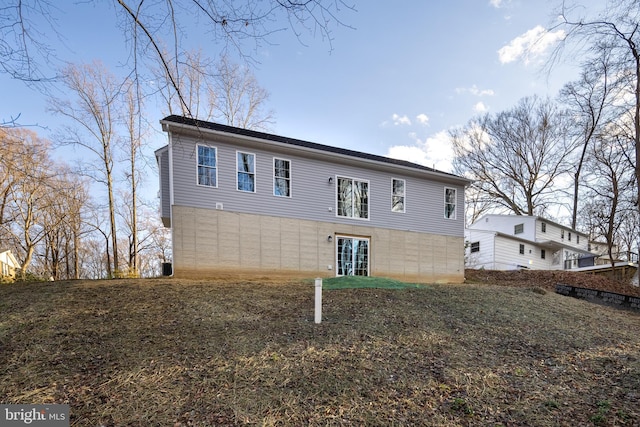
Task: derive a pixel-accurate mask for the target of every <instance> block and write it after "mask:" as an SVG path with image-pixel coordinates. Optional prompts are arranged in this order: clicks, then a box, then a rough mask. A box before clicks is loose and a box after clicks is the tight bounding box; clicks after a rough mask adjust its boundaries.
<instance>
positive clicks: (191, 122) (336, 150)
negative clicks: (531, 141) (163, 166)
mask: <svg viewBox="0 0 640 427" xmlns="http://www.w3.org/2000/svg"><path fill="white" fill-rule="evenodd" d="M160 123H162V124H165V123H166V124H169V125H171V124H173V123H175V124H178V125H182V126H190V127H194V128H198V129H208V130H213V131H216V132H225V133H230V134H234V135H239V136H246V137H249V138H256V139H262V140H266V141H271V142H277V143H281V144H288V145H293V146H297V147H303V148H307V149H311V150H318V151H324V152H327V153H333V154H338V155H343V156H349V157H355V158H360V159H365V160H369V161H374V162H380V163H386V164H390V165H396V166H402V167H407V168H411V169H418V170H422V171H425V172H431V173H435V174H441V175H443V176H444V177H447V178H454V179H457V180H460V181H463V182H464V183H466V184H468V183H471V181H470V180H468V179H467V178H463V177H461V176H458V175H454V174H451V173H448V172H442V171H439V170H437V169H433V168H430V167H428V166H423V165H419V164H417V163H412V162H408V161H405V160H398V159H392V158H390V157H385V156H379V155H376V154H369V153H363V152H361V151H355V150H348V149H346V148H340V147H332V146H330V145H323V144H318V143H315V142H309V141H303V140H300V139H294V138H287V137H284V136H279V135H274V134H270V133H264V132H258V131H254V130H249V129H242V128H237V127H234V126H227V125H222V124H219V123H213V122H207V121H204V120H197V119H191V118H188V117H184V116H177V115H171V116H167V117H165V118H164V119H162V120H161V121H160Z"/></svg>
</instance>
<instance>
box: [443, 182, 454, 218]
mask: <svg viewBox="0 0 640 427" xmlns="http://www.w3.org/2000/svg"><path fill="white" fill-rule="evenodd" d="M444 217H445V218H447V219H456V189H455V188H445V189H444Z"/></svg>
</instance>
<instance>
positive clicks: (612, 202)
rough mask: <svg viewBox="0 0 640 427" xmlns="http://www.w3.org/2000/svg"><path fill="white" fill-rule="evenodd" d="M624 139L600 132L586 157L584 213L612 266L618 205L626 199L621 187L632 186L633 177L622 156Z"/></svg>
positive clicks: (620, 207)
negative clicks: (601, 241)
mask: <svg viewBox="0 0 640 427" xmlns="http://www.w3.org/2000/svg"><path fill="white" fill-rule="evenodd" d="M627 141H629V140H627V139H626V138H620V137H619V136H618V135H616V134H615V133H610V134H607V135H602V136H600V137H598V138H597V140H596V144H595V145H594V146H593V148H592V155H591V156H590V157H591V159H590V165H589V175H590V176H589V177H588V182H587V188H588V190H589V193H588V202H587V204H586V205H587V209H585V212H586V214H587V215H589V217H590V220H591V222H592V225H593V227H594V230H593V231H594V232H595V233H596V235H599V236H602V237H604V238H605V240H606V242H607V246H608V254H609V257H610V259H611V264H612V266H613V264H614V262H615V258H616V257H615V256H614V255H617V254H614V253H613V251H612V248H613V247H614V246H615V245H616V242H617V240H619V229H620V225H621V222H620V217H621V212H622V207H623V205H624V204H625V203H626V202H627V201H628V199H627V200H625V193H624V190H625V188H627V186H628V185H633V180H634V177H633V173H632V169H630V168H628V164H627V159H626V156H625V151H627V150H628V144H627Z"/></svg>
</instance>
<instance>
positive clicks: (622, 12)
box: [551, 0, 640, 209]
mask: <svg viewBox="0 0 640 427" xmlns="http://www.w3.org/2000/svg"><path fill="white" fill-rule="evenodd" d="M603 7H606V8H603V9H602V10H600V11H596V12H593V13H594V14H593V15H591V16H587V15H581V13H583V12H592V11H591V10H590V9H587V8H578V7H568V6H567V5H566V4H565V3H564V2H563V6H562V11H561V15H560V16H561V22H560V24H558V25H557V26H558V27H562V28H563V29H565V30H566V33H567V37H566V38H565V39H564V42H563V43H562V44H560V45H559V48H558V49H557V50H556V55H554V56H553V61H552V62H551V65H553V63H555V60H557V59H558V58H559V57H560V55H561V53H563V51H564V49H565V48H570V49H571V50H572V51H573V52H574V54H577V55H581V56H601V55H602V51H603V50H605V51H606V52H608V54H609V55H610V57H611V58H613V59H614V60H615V61H614V62H612V64H613V65H614V66H615V73H616V74H617V75H618V76H620V77H621V78H622V77H624V79H625V80H626V84H627V85H628V87H630V88H631V95H632V96H631V97H629V99H628V100H627V103H626V105H627V109H628V112H629V114H630V116H631V118H632V126H631V135H630V136H631V139H632V141H633V148H632V152H633V169H634V171H635V180H636V182H638V181H639V180H640V3H639V2H638V1H636V0H612V1H610V2H607V4H606V6H603ZM572 42H573V43H572ZM623 100H625V98H620V99H619V101H623ZM639 200H640V186H636V195H635V204H636V206H637V208H638V209H640V203H638V201H639Z"/></svg>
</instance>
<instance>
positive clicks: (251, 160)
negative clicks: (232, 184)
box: [237, 151, 256, 193]
mask: <svg viewBox="0 0 640 427" xmlns="http://www.w3.org/2000/svg"><path fill="white" fill-rule="evenodd" d="M237 158H238V162H237V163H238V166H237V168H238V190H240V191H248V192H251V193H254V192H255V191H256V156H255V154H251V153H242V152H240V151H238V154H237Z"/></svg>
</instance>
